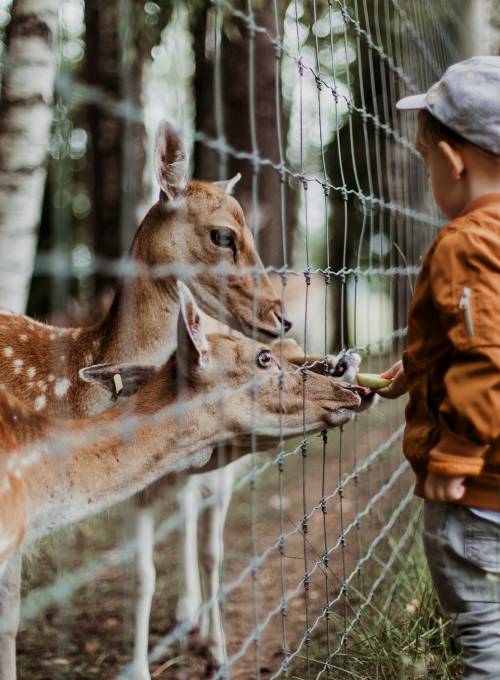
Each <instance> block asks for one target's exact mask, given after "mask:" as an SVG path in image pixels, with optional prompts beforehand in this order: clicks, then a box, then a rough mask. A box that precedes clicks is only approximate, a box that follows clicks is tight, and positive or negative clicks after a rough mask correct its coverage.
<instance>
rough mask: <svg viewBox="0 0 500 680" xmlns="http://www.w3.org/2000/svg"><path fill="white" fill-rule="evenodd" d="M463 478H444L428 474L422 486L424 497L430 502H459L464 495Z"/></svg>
mask: <svg viewBox="0 0 500 680" xmlns="http://www.w3.org/2000/svg"><path fill="white" fill-rule="evenodd" d="M464 482H465V477H444V476H443V475H436V474H434V473H433V472H429V474H428V475H427V477H426V480H425V485H424V493H425V497H426V498H427V499H428V500H430V501H442V502H452V501H459V500H460V499H461V498H462V497H463V495H464V493H465V485H464Z"/></svg>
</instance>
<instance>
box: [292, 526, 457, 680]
mask: <svg viewBox="0 0 500 680" xmlns="http://www.w3.org/2000/svg"><path fill="white" fill-rule="evenodd" d="M383 565H384V562H383V560H381V559H380V558H379V566H380V567H382V566H383ZM392 573H393V576H392V577H389V578H386V579H384V581H383V582H382V584H381V586H380V589H379V590H378V591H377V595H376V597H375V598H374V599H373V600H372V601H370V602H369V603H368V604H367V605H366V608H365V610H364V613H363V615H362V616H361V617H360V619H359V621H357V622H356V624H355V625H354V626H353V628H352V630H351V631H350V633H349V635H348V638H347V641H346V642H345V644H343V645H342V646H341V647H340V650H339V651H338V652H337V653H334V654H333V655H330V662H329V664H328V666H327V667H326V668H325V671H324V673H323V675H322V676H321V677H323V678H332V679H333V678H334V679H335V680H347V679H349V680H353V679H357V680H361V679H363V680H403V679H404V680H420V679H422V680H423V679H427V678H432V680H455V679H458V678H459V677H461V666H460V661H459V658H458V655H457V653H456V651H455V650H454V649H453V640H452V631H451V623H450V622H449V621H447V620H446V619H444V618H443V616H442V614H441V612H440V609H439V603H438V601H437V598H436V595H435V592H434V589H433V586H432V582H431V578H430V575H429V572H428V569H427V565H426V561H425V556H424V552H423V546H422V542H421V540H420V537H419V536H415V540H414V541H412V543H411V545H410V548H409V549H408V550H407V551H406V553H404V554H400V555H399V556H398V558H397V559H396V561H395V563H394V565H393V569H392ZM369 577H370V575H369V574H368V578H369ZM374 578H376V574H375V575H374ZM350 599H351V603H350V604H351V606H352V610H353V611H356V609H357V608H358V607H359V606H360V605H362V604H363V602H365V601H366V597H364V596H363V594H362V593H360V592H359V591H358V592H353V593H352V596H351V598H350ZM332 620H333V625H332V628H334V629H335V630H336V631H337V636H336V639H335V640H334V643H333V644H331V645H330V648H331V649H334V650H336V649H337V648H338V644H339V640H340V638H341V635H342V630H343V625H344V623H343V621H344V619H343V617H341V616H339V614H338V612H337V613H335V614H334V615H333V616H332ZM328 657H329V654H328V648H327V646H326V642H325V641H323V642H320V643H319V644H315V645H313V646H311V647H310V649H309V663H306V662H305V661H304V660H303V664H302V665H301V667H298V668H294V672H293V674H291V675H290V677H291V678H294V679H299V678H300V679H301V680H304V679H306V678H307V680H309V678H316V676H317V673H318V672H319V671H320V670H321V668H322V667H324V666H325V661H327V660H328ZM308 666H309V670H308Z"/></svg>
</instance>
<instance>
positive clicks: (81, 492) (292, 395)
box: [0, 282, 360, 680]
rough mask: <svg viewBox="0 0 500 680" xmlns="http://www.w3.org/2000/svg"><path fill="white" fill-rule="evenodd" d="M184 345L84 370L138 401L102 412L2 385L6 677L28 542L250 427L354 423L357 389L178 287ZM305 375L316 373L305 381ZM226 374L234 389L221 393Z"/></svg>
mask: <svg viewBox="0 0 500 680" xmlns="http://www.w3.org/2000/svg"><path fill="white" fill-rule="evenodd" d="M178 295H179V300H180V312H179V317H178V322H177V338H178V341H177V349H176V351H175V352H174V354H173V355H171V356H170V358H168V359H167V360H166V362H165V363H164V364H163V365H161V366H160V367H158V366H156V365H142V364H118V365H117V364H100V365H94V366H91V367H86V368H83V369H81V375H82V377H83V379H84V380H86V381H88V382H89V384H91V383H92V384H94V385H102V386H104V387H105V388H106V389H108V390H109V388H110V385H111V384H112V383H114V384H115V385H116V383H117V380H116V379H117V376H120V378H119V381H118V382H119V385H120V392H124V393H125V395H127V397H128V398H127V399H126V400H117V401H116V402H115V403H114V406H113V407H112V408H110V409H107V410H105V411H103V412H101V413H99V414H96V415H93V416H88V417H85V418H78V419H71V418H68V419H60V418H54V417H52V416H49V415H44V414H40V413H39V412H37V411H35V410H34V408H33V407H29V406H27V405H26V404H25V403H23V402H21V401H20V400H19V399H18V398H17V397H15V396H13V395H12V394H10V393H9V392H8V391H6V390H5V389H2V390H0V433H1V435H2V436H1V439H0V466H1V467H0V469H1V471H2V473H1V477H0V518H1V519H0V659H1V666H0V678H1V680H15V677H16V670H15V668H16V661H15V637H16V632H17V627H18V621H19V609H20V605H19V603H20V562H21V556H22V551H23V548H24V546H26V545H27V544H30V543H32V542H34V541H36V540H38V539H39V538H41V537H42V536H44V535H46V534H48V533H51V532H53V531H56V530H57V529H59V528H61V527H63V526H65V525H68V524H71V523H74V522H77V521H80V520H82V519H84V518H86V517H89V516H91V515H93V514H96V513H98V512H101V511H103V510H104V509H106V508H108V507H110V506H111V505H113V504H115V503H117V502H119V501H122V500H123V499H125V498H127V497H129V496H132V495H133V494H136V493H137V492H139V491H140V490H141V489H144V488H145V487H146V486H147V485H150V484H152V483H153V482H155V480H157V479H159V478H161V477H164V476H165V475H167V474H173V473H180V472H182V470H186V469H189V468H193V467H194V468H200V467H202V466H203V465H205V464H207V462H208V461H209V458H210V456H211V452H212V449H213V447H214V445H215V444H216V443H217V442H225V441H229V440H230V439H231V438H233V437H235V436H238V435H242V434H245V433H247V434H248V433H250V432H251V431H252V430H255V431H256V433H257V434H262V435H266V436H277V435H278V434H279V431H280V427H284V428H285V430H286V432H287V433H288V434H290V435H293V434H298V433H302V432H303V428H304V420H303V418H304V415H303V390H304V385H305V399H306V422H305V428H306V431H308V432H313V431H319V430H321V429H324V428H326V427H335V426H338V425H341V424H343V423H345V422H347V421H348V420H349V419H350V418H351V417H352V415H353V414H354V409H356V408H357V407H358V406H359V404H360V397H359V395H358V394H357V393H356V389H354V388H352V387H351V386H348V385H347V384H338V383H336V382H333V381H331V380H330V379H329V378H328V377H326V376H323V375H321V374H320V373H315V372H313V371H304V370H297V367H296V366H295V365H294V364H291V363H290V362H288V361H286V360H284V361H283V360H281V359H280V358H279V355H276V354H275V353H274V352H273V349H272V348H271V347H270V346H269V345H264V344H263V343H259V342H258V341H255V340H251V339H248V338H244V337H235V336H231V335H222V334H218V335H207V334H206V333H205V330H204V327H203V319H202V313H201V310H200V309H199V307H198V305H197V303H196V302H195V300H194V298H193V296H192V295H191V293H190V292H189V289H188V288H187V287H186V286H185V285H184V284H182V283H181V282H179V283H178ZM304 375H306V377H307V380H306V381H305V383H304ZM221 376H224V380H225V386H226V387H225V389H223V390H221V389H220V380H221Z"/></svg>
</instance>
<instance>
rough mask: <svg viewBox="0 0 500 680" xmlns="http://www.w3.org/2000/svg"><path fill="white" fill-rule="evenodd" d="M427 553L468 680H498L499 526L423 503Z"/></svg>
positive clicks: (444, 505)
mask: <svg viewBox="0 0 500 680" xmlns="http://www.w3.org/2000/svg"><path fill="white" fill-rule="evenodd" d="M423 538H424V546H425V553H426V556H427V562H428V564H429V569H430V571H431V575H432V580H433V581H434V586H435V588H436V591H437V594H438V597H439V601H440V603H441V607H442V609H443V612H444V613H445V614H446V615H447V616H449V617H450V618H451V619H452V620H453V621H454V624H455V631H456V640H457V642H458V644H459V646H460V647H461V650H462V662H463V665H464V675H463V677H464V680H480V679H481V680H486V679H488V680H499V678H500V526H499V525H498V524H495V523H493V522H489V521H488V520H486V519H483V518H481V517H478V516H477V515H475V514H473V513H472V512H470V511H469V510H468V509H467V508H465V507H463V506H460V505H454V504H451V503H437V502H433V501H425V502H424V530H423Z"/></svg>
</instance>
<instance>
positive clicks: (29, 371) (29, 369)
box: [26, 366, 36, 378]
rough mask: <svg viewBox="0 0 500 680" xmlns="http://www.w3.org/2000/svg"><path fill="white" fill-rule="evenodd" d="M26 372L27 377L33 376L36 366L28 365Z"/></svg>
mask: <svg viewBox="0 0 500 680" xmlns="http://www.w3.org/2000/svg"><path fill="white" fill-rule="evenodd" d="M26 373H27V375H28V378H34V377H35V375H36V368H35V367H34V366H30V367H29V368H28V370H27V371H26Z"/></svg>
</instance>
